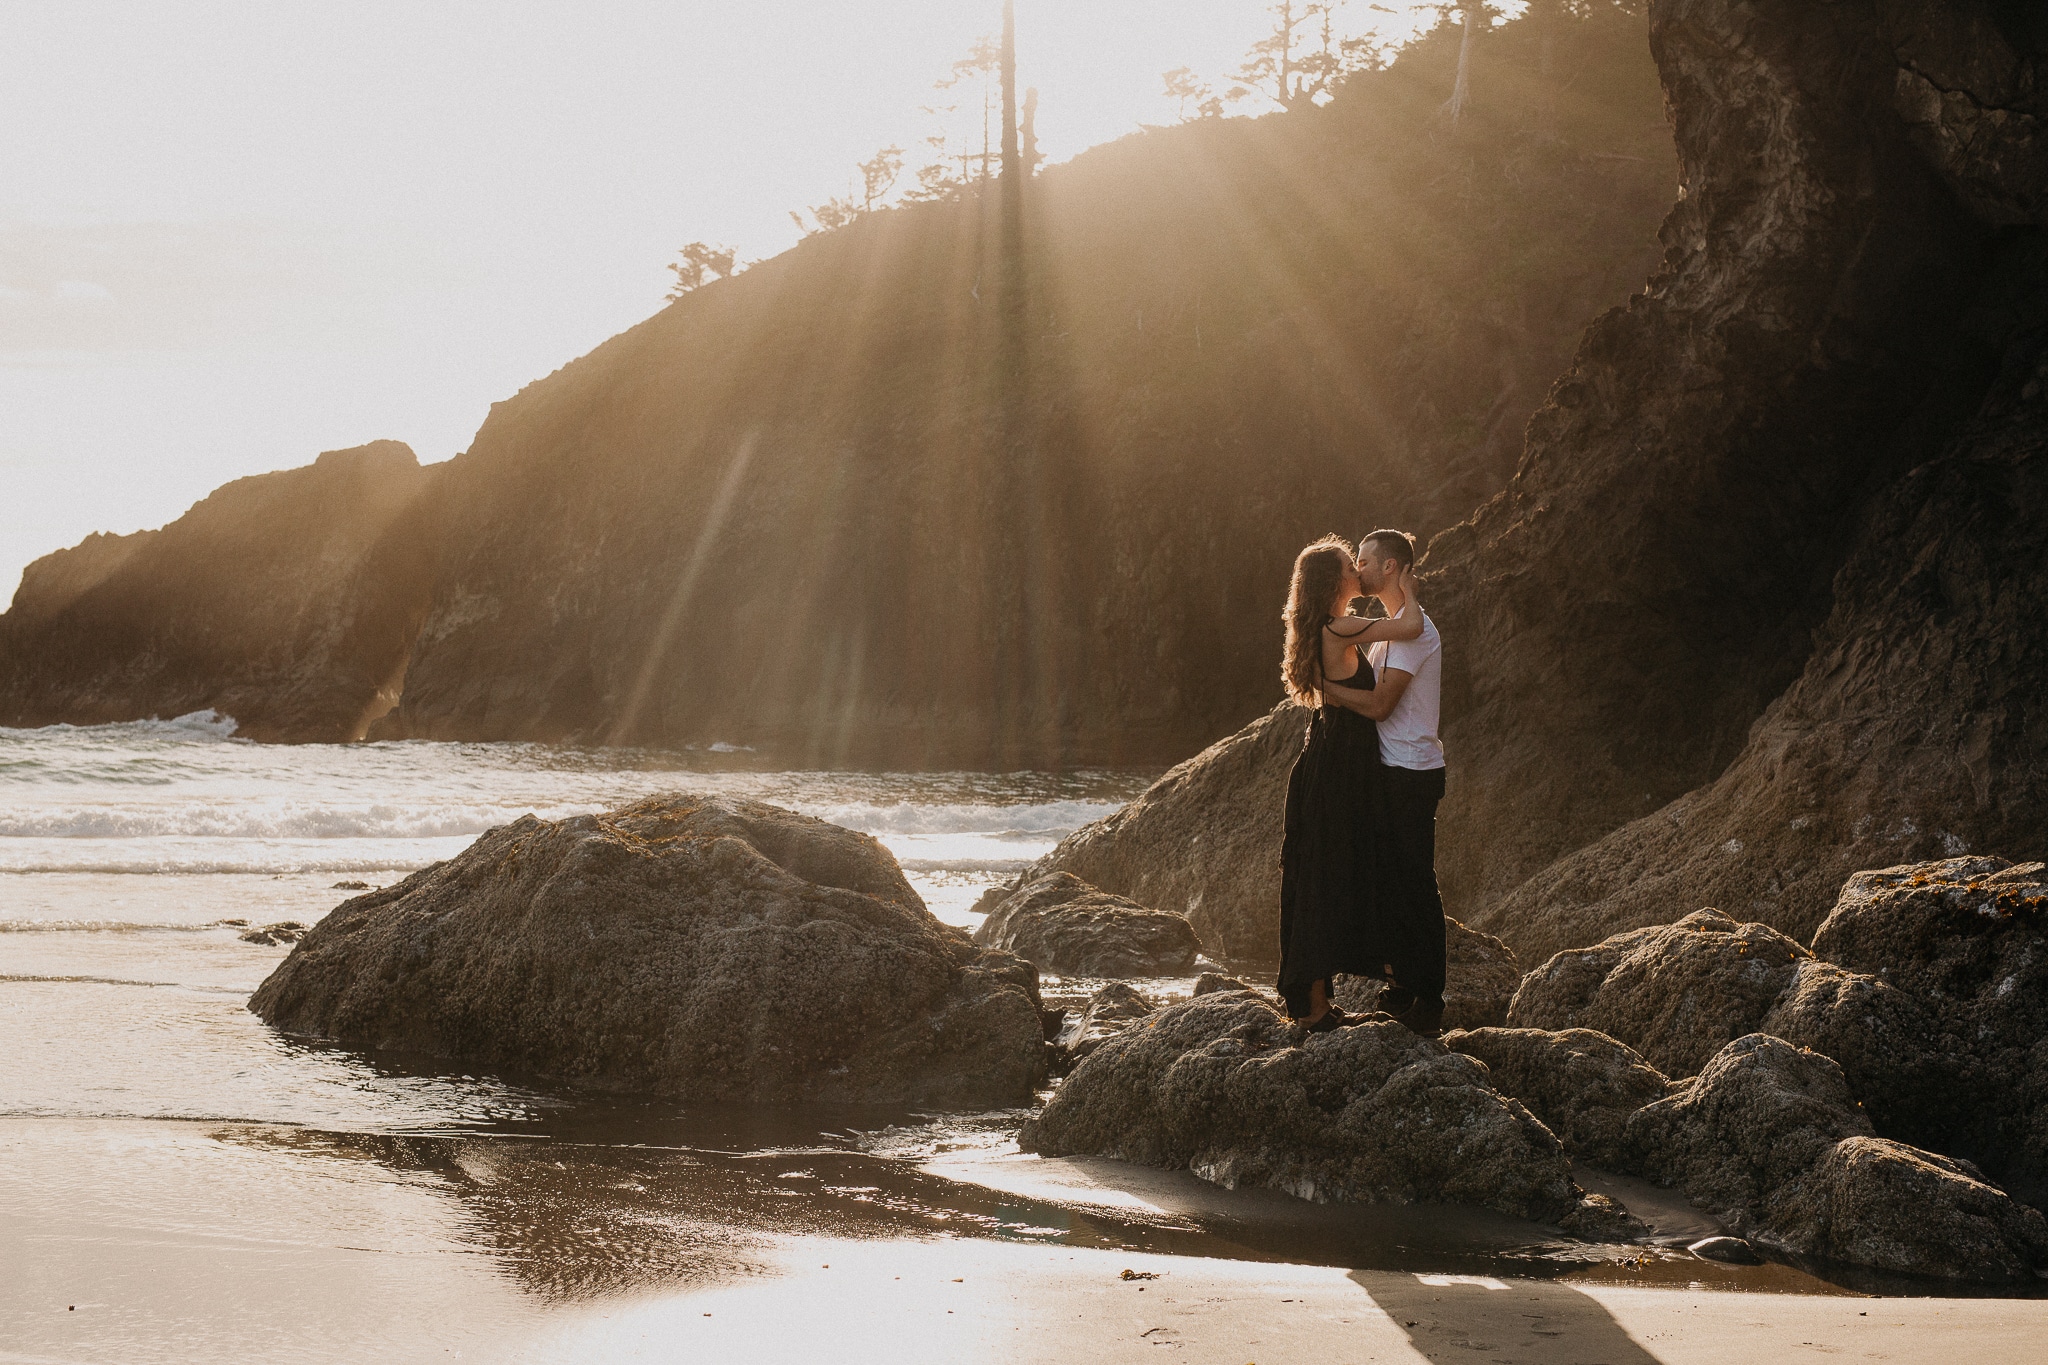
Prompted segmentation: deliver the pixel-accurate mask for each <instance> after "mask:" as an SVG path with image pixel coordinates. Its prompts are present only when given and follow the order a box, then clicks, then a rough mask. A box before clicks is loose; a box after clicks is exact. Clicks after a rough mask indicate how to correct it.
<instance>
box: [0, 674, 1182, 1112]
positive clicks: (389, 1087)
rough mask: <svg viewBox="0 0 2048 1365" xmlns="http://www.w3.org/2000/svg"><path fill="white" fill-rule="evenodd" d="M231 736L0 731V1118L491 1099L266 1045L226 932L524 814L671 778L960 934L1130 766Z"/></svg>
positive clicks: (1112, 805)
mask: <svg viewBox="0 0 2048 1365" xmlns="http://www.w3.org/2000/svg"><path fill="white" fill-rule="evenodd" d="M233 731H234V722H233V721H232V720H230V719H228V718H225V717H221V716H217V715H215V714H213V713H211V712H205V713H200V714H196V715H191V716H185V717H181V718H179V719H177V720H172V721H146V722H139V723H134V724H126V725H105V726H93V727H85V728H75V727H70V726H53V727H49V728H46V729H39V730H0V1028H4V1030H5V1033H6V1035H7V1036H8V1037H10V1038H13V1039H15V1040H19V1041H20V1042H22V1043H25V1044H26V1045H25V1046H16V1047H12V1048H8V1049H6V1051H5V1053H4V1055H0V1117H5V1116H9V1115H23V1114H33V1115H37V1116H50V1117H58V1116H63V1117H71V1118H113V1117H121V1118H222V1119H236V1120H248V1121H256V1122H292V1123H325V1124H330V1125H331V1124H346V1125H349V1126H352V1127H358V1128H377V1129H379V1130H391V1129H399V1128H404V1127H407V1126H418V1125H423V1124H433V1123H439V1122H450V1121H452V1122H468V1121H473V1120H476V1119H478V1118H485V1117H491V1116H496V1115H501V1114H503V1113H507V1112H514V1111H516V1110H517V1109H518V1107H519V1105H520V1104H521V1103H522V1102H521V1101H518V1100H514V1099H511V1098H509V1093H510V1092H508V1091H506V1090H505V1089H504V1088H503V1087H502V1086H498V1085H495V1084H494V1083H492V1082H489V1081H485V1080H470V1079H461V1078H453V1079H451V1078H446V1077H434V1078H425V1079H422V1078H415V1077H393V1076H385V1075H381V1074H377V1073H374V1072H366V1071H365V1070H364V1066H363V1063H362V1062H361V1061H360V1060H358V1059H355V1058H353V1057H351V1056H349V1055H347V1054H343V1053H333V1052H319V1051H308V1050H306V1049H303V1048H297V1047H294V1046H293V1045H291V1044H289V1043H287V1042H285V1041H283V1040H281V1039H279V1038H277V1037H276V1036H275V1035H273V1034H271V1033H270V1032H269V1031H268V1030H267V1029H266V1028H265V1027H264V1026H263V1025H262V1024H261V1023H259V1022H258V1021H256V1020H255V1019H254V1018H253V1017H251V1016H250V1015H249V1014H248V1013H247V1012H246V1010H244V1009H243V1008H242V1005H243V1002H244V1001H245V1000H246V999H247V998H248V995H249V993H250V992H251V991H253V990H254V989H255V987H256V986H257V984H258V983H260V982H261V981H262V979H263V978H264V976H266V975H267V974H268V973H269V971H270V970H271V968H272V967H274V966H275V965H276V964H277V962H278V961H279V960H281V959H282V958H283V956H284V954H285V953H286V952H287V951H288V949H286V948H285V947H281V946H272V945H264V944H255V943H249V942H245V941H243V939H242V937H241V935H242V934H243V933H245V932H248V931H249V930H250V929H251V928H260V927H261V926H264V925H267V924H275V923H279V922H285V921H296V922H298V923H301V924H311V923H314V922H316V921H318V920H319V918H320V917H321V916H322V915H324V914H325V913H326V912H327V911H328V910H330V909H332V908H333V907H334V906H335V905H337V904H339V903H340V902H341V901H343V900H345V899H347V898H348V897H349V896H350V895H353V894H356V890H355V889H354V888H357V887H360V886H363V885H368V886H381V885H387V884H389V883H390V882H392V881H394V880H396V879H398V878H400V877H402V876H404V875H405V874H406V873H408V872H411V871H413V870H415V869H417V868H420V867H424V866H426V865H428V864H429V863H432V862H435V861H437V860H439V859H443V858H447V857H451V856H453V855H454V854H455V853H457V852H459V851H461V850H462V849H463V848H464V847H466V846H467V845H468V844H469V843H470V841H471V840H473V839H475V838H476V837H477V836H478V835H480V834H482V833H483V832H484V831H485V830H487V829H490V828H492V827H493V826H497V825H502V824H505V823H507V822H508V821H511V820H515V819H517V818H519V817H520V816H521V815H524V814H526V813H528V812H532V813H533V814H536V815H539V816H542V817H544V818H549V819H556V818H561V817H565V816H568V815H574V814H579V813H582V812H586V811H594V810H604V809H608V808H611V807H615V806H619V805H622V804H625V803H626V802H629V801H633V800H637V799H638V798H640V797H643V796H646V795H648V794H650V793H654V792H661V791H673V790H678V789H687V790H693V791H702V792H715V793H721V794H726V795H733V796H744V797H750V798H755V799H758V800H763V801H770V802H774V803H776V804H778V805H782V806H787V807H789V808H791V809H794V810H799V811H802V812H804V813H805V814H808V815H815V816H818V817H819V818H821V819H825V820H830V821H833V822H834V823H837V824H841V825H845V826H847V827H849V828H852V829H858V830H862V831H865V832H867V833H871V834H874V835H875V836H877V837H878V838H879V839H881V840H882V842H883V843H884V844H886V845H887V846H888V847H889V849H890V850H891V851H892V852H894V853H895V854H896V856H897V858H898V860H899V861H900V862H901V863H902V865H903V868H904V871H905V873H906V874H907V875H908V876H909V877H910V879H911V881H912V883H913V884H914V885H915V886H916V887H917V890H918V892H919V894H920V895H922V896H923V897H924V898H925V901H926V903H927V905H929V906H930V907H931V909H932V910H933V912H934V913H936V914H938V915H939V916H941V917H942V918H944V919H946V920H948V921H950V922H952V923H956V924H962V925H971V924H972V923H973V922H974V919H975V917H974V915H973V914H972V913H971V911H970V908H969V907H971V906H972V905H973V903H974V901H975V899H976V898H977V897H978V896H979V895H980V894H981V892H982V891H983V890H984V889H986V887H987V886H989V885H990V884H992V883H994V882H997V881H1001V880H1003V879H1005V878H1007V877H1009V876H1011V875H1013V874H1014V873H1015V872H1016V871H1017V870H1018V869H1020V868H1022V867H1025V866H1027V865H1028V864H1029V863H1030V862H1032V861H1033V860H1034V859H1036V858H1037V857H1039V856H1040V855H1041V854H1043V853H1044V852H1046V851H1047V850H1048V849H1050V848H1051V847H1052V846H1053V845H1054V844H1055V843H1056V842H1058V840H1059V839H1060V838H1061V837H1062V836H1063V835H1065V834H1066V833H1068V832H1069V831H1071V830H1073V829H1075V828H1077V827H1078V826H1080V825H1082V824H1084V823H1086V822H1088V821H1090V820H1094V819H1098V818H1100V817H1101V816H1103V815H1105V814H1107V813H1108V812H1110V811H1112V810H1114V809H1116V807H1117V805H1118V804H1120V803H1121V802H1122V801H1123V800H1126V799H1128V797H1129V796H1130V795H1131V794H1132V793H1133V792H1135V791H1136V790H1139V789H1141V788H1142V786H1143V784H1144V781H1145V777H1146V775H1145V774H1114V773H1078V774H1071V775H1062V776H1047V775H1042V774H1031V773H1022V774H1014V775H990V774H981V773H921V774H903V773H872V774H870V773H802V772H780V771H760V770H757V769H755V768H753V767H752V766H751V765H750V763H749V761H748V755H747V754H746V753H744V752H743V751H728V752H721V753H705V754H659V753H646V752H640V751H633V750H577V749H562V748H552V747H546V746H540V745H527V744H438V743H418V742H405V743H393V744H358V745H304V746H271V745H258V744H252V743H248V742H246V741H242V740H238V739H236V738H234V734H233ZM114 1043H117V1044H118V1045H115V1046H110V1044H114Z"/></svg>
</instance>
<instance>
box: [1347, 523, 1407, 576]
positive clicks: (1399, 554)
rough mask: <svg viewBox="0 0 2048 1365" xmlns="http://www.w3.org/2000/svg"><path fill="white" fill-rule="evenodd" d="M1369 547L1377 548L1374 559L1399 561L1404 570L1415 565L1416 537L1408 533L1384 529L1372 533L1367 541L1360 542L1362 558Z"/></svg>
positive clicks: (1367, 537) (1366, 538)
mask: <svg viewBox="0 0 2048 1365" xmlns="http://www.w3.org/2000/svg"><path fill="white" fill-rule="evenodd" d="M1368 545H1371V546H1376V547H1377V550H1376V552H1374V553H1373V558H1374V559H1393V560H1398V561H1400V564H1401V567H1402V568H1404V569H1406V568H1409V567H1411V566H1412V565H1413V564H1414V563H1415V537H1414V536H1411V535H1409V534H1408V533H1407V532H1406V531H1396V530H1392V529H1390V528H1387V527H1382V528H1381V529H1379V530H1377V531H1373V532H1371V533H1370V534H1368V535H1367V536H1366V537H1365V539H1363V540H1361V541H1359V542H1358V552H1359V555H1360V556H1361V557H1363V556H1364V555H1365V554H1366V553H1367V551H1366V547H1367V546H1368Z"/></svg>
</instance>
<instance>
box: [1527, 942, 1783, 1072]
mask: <svg viewBox="0 0 2048 1365" xmlns="http://www.w3.org/2000/svg"><path fill="white" fill-rule="evenodd" d="M1810 956H1812V954H1810V953H1809V952H1808V951H1807V950H1806V949H1805V948H1803V947H1801V946H1800V945H1799V944H1797V943H1794V942H1793V941H1792V940H1791V939H1789V938H1786V937H1785V936H1784V935H1783V934H1781V933H1779V932H1778V931H1777V930H1775V929H1772V928H1771V927H1769V926H1768V925H1763V924H1737V923H1736V922H1735V921H1734V920H1732V919H1729V918H1728V917H1727V916H1726V915H1723V914H1722V913H1720V912H1719V911H1718V910H1696V911H1694V912H1693V913H1692V914H1690V915H1687V916H1686V917H1685V918H1683V919H1681V920H1679V921H1678V922H1677V923H1676V924H1660V925H1656V926H1653V927H1651V928H1646V929H1635V930H1631V931H1629V932H1628V933H1623V934H1616V935H1614V936H1613V937H1612V938H1609V939H1607V940H1605V941H1604V942H1601V943H1597V944H1595V945H1593V946H1592V947H1590V948H1574V949H1569V950H1567V951H1565V952H1562V953H1559V954H1557V955H1556V956H1555V957H1553V958H1551V959H1550V960H1549V961H1548V962H1546V963H1544V964H1543V965H1542V966H1540V967H1538V968H1536V969H1535V970H1534V971H1532V972H1530V973H1529V974H1528V976H1526V977H1524V978H1523V979H1522V984H1521V986H1520V987H1519V988H1518V989H1517V990H1516V991H1515V996H1514V1000H1513V1001H1512V1002H1511V1003H1510V1004H1509V1006H1508V1023H1509V1024H1511V1025H1512V1026H1514V1027H1515V1028H1538V1029H1551V1030H1558V1029H1573V1028H1586V1029H1595V1030H1598V1031H1599V1032H1601V1033H1605V1034H1608V1035H1610V1036H1612V1037H1614V1038H1618V1039H1620V1040H1621V1041H1622V1042H1624V1043H1627V1044H1628V1045H1629V1046H1630V1047H1633V1048H1635V1049H1636V1050H1637V1051H1638V1052H1641V1053H1642V1054H1643V1056H1644V1057H1645V1058H1646V1059H1648V1061H1649V1062H1650V1064H1651V1065H1652V1066H1655V1067H1656V1068H1657V1069H1658V1070H1660V1071H1662V1072H1664V1073H1665V1074H1666V1075H1670V1076H1690V1075H1692V1074H1693V1073H1695V1072H1697V1071H1698V1070H1699V1069H1700V1068H1701V1067H1702V1066H1704V1065H1705V1064H1706V1062H1707V1060H1708V1059H1709V1058H1710V1057H1712V1056H1713V1055H1714V1054H1715V1053H1717V1052H1719V1051H1720V1050H1721V1048H1722V1047H1723V1046H1725V1045H1726V1044H1727V1043H1729V1042H1730V1041H1731V1040H1733V1039H1736V1038H1739V1037H1741V1036H1742V1035H1744V1034H1746V1033H1750V1032H1752V1031H1753V1030H1754V1029H1755V1028H1756V1025H1757V1021H1758V1020H1760V1019H1762V1018H1763V1017H1764V1015H1765V1014H1766V1013H1767V1012H1768V1011H1769V1010H1770V1008H1771V1006H1772V1005H1773V1003H1775V1002H1776V1000H1777V999H1778V997H1779V996H1780V995H1781V994H1782V993H1783V992H1784V990H1785V988H1786V986H1788V985H1790V984H1791V981H1792V977H1793V974H1794V972H1795V971H1796V970H1797V968H1798V965H1799V962H1800V960H1801V959H1803V958H1807V957H1810Z"/></svg>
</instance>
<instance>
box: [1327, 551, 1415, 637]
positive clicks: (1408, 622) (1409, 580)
mask: <svg viewBox="0 0 2048 1365" xmlns="http://www.w3.org/2000/svg"><path fill="white" fill-rule="evenodd" d="M1401 592H1402V594H1403V595H1404V596H1405V597H1406V598H1407V601H1406V603H1405V604H1404V605H1403V606H1402V608H1401V614H1400V615H1399V616H1383V617H1381V618H1379V619H1378V620H1376V621H1367V620H1366V619H1365V618H1364V617H1362V616H1353V617H1348V618H1346V619H1345V620H1343V621H1335V622H1332V623H1331V624H1330V630H1331V631H1332V633H1334V634H1337V635H1341V636H1343V637H1344V639H1345V640H1346V641H1349V642H1351V643H1354V644H1361V645H1369V644H1371V643H1373V642H1374V641H1375V640H1415V639H1420V638H1421V636H1422V599H1421V598H1419V597H1417V596H1416V595H1415V570H1413V569H1403V570H1401ZM1359 622H1362V623H1363V624H1362V625H1361V626H1360V628H1359V629H1357V630H1344V629H1341V627H1342V626H1346V625H1351V624H1354V623H1359Z"/></svg>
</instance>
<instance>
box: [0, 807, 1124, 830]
mask: <svg viewBox="0 0 2048 1365" xmlns="http://www.w3.org/2000/svg"><path fill="white" fill-rule="evenodd" d="M791 804H792V805H793V807H794V808H795V809H796V810H799V811H801V812H802V813H803V814H805V815H812V816H816V817H817V818H818V819H820V820H826V821H830V822H831V823H832V824H835V825H842V826H844V827H845V828H847V829H852V830H859V831H860V832H861V833H863V834H873V835H877V836H887V835H891V834H901V835H947V834H977V835H981V836H983V837H985V838H996V839H1030V840H1042V839H1046V838H1053V839H1058V838H1060V837H1062V836H1064V835H1066V834H1069V833H1072V832H1073V831H1074V830H1076V829H1078V828H1080V827H1081V826H1082V825H1085V824H1089V823H1091V822H1093V821H1095V820H1099V819H1102V818H1103V817H1104V816H1106V815H1108V814H1110V813H1111V812H1113V811H1115V810H1116V809H1117V807H1116V805H1115V804H1114V803H1111V802H1102V801H1050V802H1046V803H1044V804H1041V805H991V804H980V803H976V804H967V805H945V804H919V803H914V802H909V801H899V802H893V803H888V804H881V803H874V802H842V803H837V804H823V803H816V804H814V803H811V802H804V801H797V802H793V803H791ZM597 808H598V807H596V806H595V805H593V804H592V803H587V802H584V803H576V804H574V805H569V806H561V807H543V808H541V809H538V810H536V809H535V808H534V807H533V806H532V805H529V804H527V803H524V802H521V803H516V804H507V805H495V804H490V805H480V804H467V803H455V802H450V803H418V804H401V803H390V804H377V803H366V804H337V803H329V802H308V801H264V802H242V803H237V802H233V801H229V802H220V803H212V804H208V803H206V802H203V801H180V802H176V803H171V802H149V803H140V802H134V803H128V804H121V803H113V802H95V803H90V804H87V803H80V802H72V803H67V804H63V805H43V804H39V805H36V806H28V807H23V806H15V807H12V808H7V807H0V838H12V839H155V838H163V837H183V838H200V839H447V838H457V837H462V836H469V837H475V836H476V835H479V834H482V833H483V832H484V831H486V830H489V829H494V828H496V827H497V826H499V825H506V824H510V823H511V822H512V821H514V820H517V819H518V818H519V817H520V816H522V815H526V814H528V813H532V814H536V815H539V816H541V818H543V819H549V820H561V819H566V818H568V817H569V816H572V815H581V814H586V813H588V812H589V811H590V810H593V809H597Z"/></svg>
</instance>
